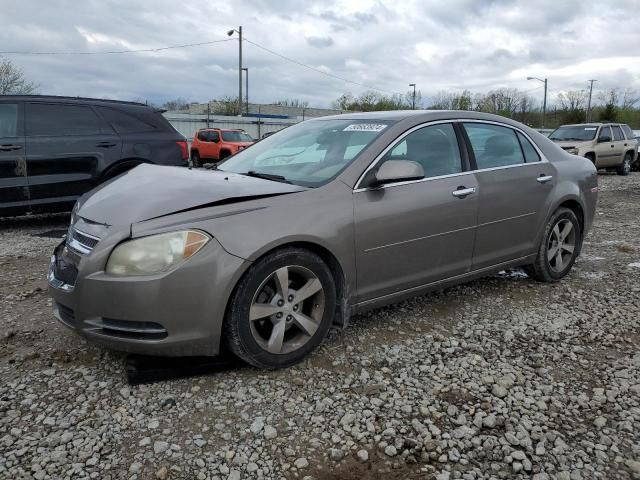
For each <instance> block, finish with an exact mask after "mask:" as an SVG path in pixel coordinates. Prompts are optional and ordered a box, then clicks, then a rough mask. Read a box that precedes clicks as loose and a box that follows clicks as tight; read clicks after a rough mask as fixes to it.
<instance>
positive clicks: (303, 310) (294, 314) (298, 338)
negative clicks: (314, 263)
mask: <svg viewBox="0 0 640 480" xmlns="http://www.w3.org/2000/svg"><path fill="white" fill-rule="evenodd" d="M324 308H325V298H324V290H323V288H322V283H321V282H320V280H319V279H318V277H317V276H316V275H315V274H314V273H313V272H312V271H311V270H309V269H308V268H305V267H301V266H294V265H292V266H285V267H281V268H279V269H277V270H276V271H275V272H273V273H272V274H271V275H269V276H268V277H267V278H266V279H265V280H264V281H263V282H262V283H261V284H260V286H259V287H258V289H257V291H256V293H255V294H254V296H253V299H252V301H251V307H250V308H249V322H250V326H251V333H252V335H253V338H254V340H255V341H256V342H257V343H258V345H260V347H261V348H263V349H264V350H266V351H267V352H269V353H272V354H285V353H290V352H293V351H295V350H298V349H299V348H300V347H302V346H303V345H305V344H306V343H307V342H308V341H309V340H310V339H311V338H312V337H313V335H314V334H315V332H316V330H317V329H318V328H319V326H320V323H321V322H322V318H323V315H324Z"/></svg>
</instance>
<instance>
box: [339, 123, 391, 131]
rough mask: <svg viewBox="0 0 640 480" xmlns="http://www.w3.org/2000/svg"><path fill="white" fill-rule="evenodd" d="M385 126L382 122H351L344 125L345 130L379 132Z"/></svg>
mask: <svg viewBox="0 0 640 480" xmlns="http://www.w3.org/2000/svg"><path fill="white" fill-rule="evenodd" d="M385 128H387V126H386V125H384V124H379V123H352V124H351V125H349V126H348V127H345V129H344V130H343V131H345V132H381V131H382V130H384V129H385Z"/></svg>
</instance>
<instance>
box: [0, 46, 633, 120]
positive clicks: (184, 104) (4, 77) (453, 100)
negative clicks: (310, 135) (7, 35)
mask: <svg viewBox="0 0 640 480" xmlns="http://www.w3.org/2000/svg"><path fill="white" fill-rule="evenodd" d="M38 90H39V85H37V84H35V83H33V82H31V81H29V80H28V79H27V78H26V77H25V75H24V72H23V70H22V69H21V68H20V67H19V66H17V65H16V64H14V63H13V62H12V61H11V60H7V59H2V58H0V95H8V94H22V95H27V94H34V93H38ZM538 92H539V91H538ZM539 96H540V95H539V93H538V94H536V96H535V97H533V96H532V95H531V94H530V93H529V91H526V90H525V91H523V90H519V89H517V88H498V89H495V90H490V91H489V92H486V93H477V92H476V93H472V92H471V91H469V90H463V91H461V92H448V91H440V92H438V93H437V94H436V95H434V96H433V97H432V98H431V99H430V101H429V102H426V101H425V100H424V99H423V96H422V93H421V92H420V91H419V90H418V91H416V92H415V94H414V92H413V91H408V92H406V93H405V94H384V93H381V92H374V91H368V92H364V93H362V94H360V95H358V96H355V95H353V94H351V93H349V92H347V93H344V94H342V95H340V96H339V97H338V98H337V99H336V100H334V101H333V103H332V108H334V109H336V110H341V111H354V112H369V111H377V110H404V109H410V108H413V106H414V105H415V108H427V109H432V110H472V111H477V112H487V113H494V114H497V115H502V116H504V117H508V118H512V119H514V120H517V121H519V122H522V123H525V124H527V125H530V126H533V127H539V126H541V125H542V124H543V121H542V120H543V119H542V102H541V99H539V98H537V97H539ZM588 97H589V92H588V91H587V90H569V91H566V92H561V93H559V94H558V95H557V96H556V97H555V99H554V101H553V102H550V101H548V102H547V112H546V117H545V119H544V125H545V127H549V128H555V127H557V126H559V125H563V124H567V123H582V122H585V121H587V120H589V121H609V122H616V121H617V122H623V123H628V124H629V125H630V126H631V127H632V128H636V129H640V95H638V93H637V92H636V91H635V90H633V89H625V90H621V89H619V88H612V89H610V90H608V91H601V92H597V93H595V94H594V95H593V98H592V101H591V111H590V113H589V112H587V107H588ZM137 100H140V101H142V102H144V103H149V102H145V101H144V100H143V99H142V100H141V99H137ZM274 103H275V104H276V105H282V106H286V107H295V108H308V107H309V104H308V102H306V101H301V100H298V99H283V100H278V101H276V102H274ZM162 107H163V108H165V109H167V110H172V111H180V110H188V109H189V102H188V101H187V100H185V99H184V98H176V99H173V100H170V101H167V102H165V103H164V104H163V105H162ZM210 108H211V110H210V113H211V114H214V115H238V114H239V113H240V112H239V109H238V97H237V96H236V97H233V96H225V97H222V98H220V99H219V100H215V101H212V102H211V107H210ZM243 111H244V104H243ZM587 116H589V118H587Z"/></svg>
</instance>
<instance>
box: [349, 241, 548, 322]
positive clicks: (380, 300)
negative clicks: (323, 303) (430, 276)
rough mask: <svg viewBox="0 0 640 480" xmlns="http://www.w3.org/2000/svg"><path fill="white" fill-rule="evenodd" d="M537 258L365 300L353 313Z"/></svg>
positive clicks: (511, 261) (522, 259) (498, 265)
mask: <svg viewBox="0 0 640 480" xmlns="http://www.w3.org/2000/svg"><path fill="white" fill-rule="evenodd" d="M535 257H536V254H535V253H534V254H532V255H528V256H525V257H520V258H516V259H514V260H509V261H507V262H503V263H499V264H497V265H491V266H489V267H485V268H481V269H479V270H474V271H472V272H468V273H465V274H462V275H457V276H455V277H449V278H445V279H443V280H438V281H437V282H432V283H427V284H424V285H418V286H416V287H412V288H408V289H406V290H401V291H399V292H395V293H391V294H388V295H384V296H381V297H376V298H372V299H369V300H365V301H363V302H359V303H356V304H355V305H354V306H353V309H354V310H355V312H353V313H362V312H365V311H367V310H372V309H375V308H379V307H383V306H385V305H389V304H391V303H397V302H400V301H402V300H406V299H408V298H412V297H416V296H418V295H423V294H425V293H428V292H432V291H434V290H439V289H442V288H447V287H452V286H454V285H459V284H461V283H466V282H470V281H472V280H476V279H478V278H482V277H486V276H487V275H490V274H491V273H496V272H499V271H500V270H504V269H505V268H513V267H519V266H522V265H527V264H529V263H532V262H533V261H534V259H535Z"/></svg>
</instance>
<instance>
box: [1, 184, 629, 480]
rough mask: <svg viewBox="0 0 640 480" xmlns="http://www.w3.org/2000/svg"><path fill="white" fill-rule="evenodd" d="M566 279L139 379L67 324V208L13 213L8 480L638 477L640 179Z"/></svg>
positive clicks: (492, 285)
mask: <svg viewBox="0 0 640 480" xmlns="http://www.w3.org/2000/svg"><path fill="white" fill-rule="evenodd" d="M600 183H601V196H600V203H599V207H598V212H597V218H596V223H595V226H594V228H593V229H592V231H591V233H590V234H589V236H588V238H587V240H586V243H585V247H584V250H583V255H582V257H581V258H580V259H579V260H578V263H577V264H576V266H575V268H574V270H573V272H572V273H571V274H570V276H569V277H568V278H566V279H565V280H564V281H563V282H561V283H559V284H555V285H549V284H540V283H536V282H533V281H531V280H529V279H528V278H527V276H526V275H524V274H523V273H521V272H518V271H514V272H507V273H504V274H501V275H496V276H493V277H490V278H486V279H482V280H479V281H475V282H472V283H469V284H466V285H463V286H459V287H456V288H450V289H447V290H444V291H442V292H437V293H433V294H430V295H426V296H422V297H417V298H415V299H413V300H410V301H406V302H403V303H401V304H399V305H395V306H392V307H387V308H384V309H380V310H376V311H373V312H370V313H369V314H367V315H362V316H358V317H356V318H354V319H353V323H352V325H351V326H350V328H349V329H347V330H346V331H344V332H340V333H334V334H332V335H331V338H330V339H329V340H327V341H326V342H325V344H324V345H323V346H322V348H321V349H320V350H319V351H317V352H316V353H315V354H314V355H312V357H311V358H310V359H309V360H308V361H307V362H305V363H304V364H302V365H300V366H298V367H296V368H292V369H288V370H283V371H277V372H264V371H258V370H255V369H250V368H237V369H234V370H232V371H228V372H223V373H218V374H215V375H210V376H204V377H196V378H185V379H179V380H172V381H165V382H158V383H154V384H151V385H142V386H135V387H132V386H129V385H127V383H126V376H125V373H124V364H125V357H124V356H123V355H121V354H118V353H113V352H109V351H105V350H102V349H100V348H97V347H94V346H92V345H88V344H86V343H85V342H84V341H83V340H81V339H80V338H78V337H76V336H74V335H73V334H72V333H70V332H68V331H67V330H65V329H64V328H63V327H62V326H60V325H58V323H57V322H56V321H55V320H54V318H53V316H52V314H51V311H50V310H51V305H50V301H49V299H48V297H47V295H46V283H45V280H44V278H45V272H46V268H47V263H48V257H49V255H50V253H51V250H52V248H53V246H54V244H55V243H56V240H55V239H53V238H49V237H51V236H54V237H55V236H60V235H62V234H63V233H64V229H65V228H66V222H67V219H66V217H65V216H50V217H32V218H21V219H14V220H0V278H1V280H2V281H1V282H0V478H3V479H4V478H7V479H9V478H11V479H18V478H25V479H26V478H35V479H42V478H60V479H62V478H98V479H123V478H128V479H154V478H158V479H166V478H171V479H178V478H184V479H220V480H227V479H230V480H231V479H233V480H239V479H241V478H263V479H272V478H273V479H280V478H287V479H295V478H300V479H307V480H309V479H312V478H313V479H317V480H320V479H362V478H365V479H366V478H385V479H389V478H390V479H394V478H397V479H406V478H426V479H430V478H435V479H437V480H447V479H457V478H462V479H480V478H486V479H488V478H523V479H524V478H533V479H535V480H542V479H552V478H556V479H559V480H560V479H561V480H577V479H581V478H584V479H587V478H602V479H614V478H621V479H632V478H640V350H639V347H640V220H639V219H640V174H637V173H634V174H632V175H631V176H629V177H618V176H615V175H602V176H601V177H600Z"/></svg>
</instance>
